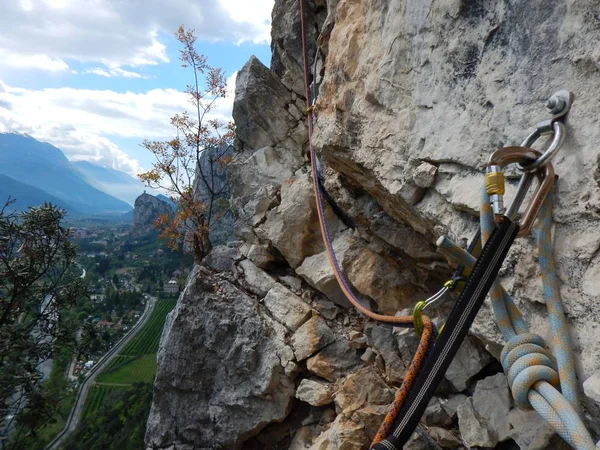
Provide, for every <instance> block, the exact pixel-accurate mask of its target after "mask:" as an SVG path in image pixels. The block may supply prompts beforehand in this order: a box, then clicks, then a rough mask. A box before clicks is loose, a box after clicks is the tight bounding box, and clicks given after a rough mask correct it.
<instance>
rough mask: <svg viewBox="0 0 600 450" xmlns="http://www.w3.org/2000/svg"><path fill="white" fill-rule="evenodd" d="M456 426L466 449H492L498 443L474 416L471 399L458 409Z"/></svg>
mask: <svg viewBox="0 0 600 450" xmlns="http://www.w3.org/2000/svg"><path fill="white" fill-rule="evenodd" d="M458 426H459V429H460V435H461V437H462V440H463V442H464V443H465V445H466V446H467V447H494V446H495V445H496V444H497V443H498V440H497V439H495V438H494V436H493V435H492V433H491V432H490V431H489V430H488V429H487V428H486V427H485V426H484V425H483V424H482V423H481V420H480V419H479V418H478V417H477V415H476V414H475V410H474V408H473V402H472V400H471V399H468V400H467V401H465V402H464V403H462V404H461V405H460V406H459V407H458Z"/></svg>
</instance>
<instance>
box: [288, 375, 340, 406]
mask: <svg viewBox="0 0 600 450" xmlns="http://www.w3.org/2000/svg"><path fill="white" fill-rule="evenodd" d="M296 398H297V399H298V400H302V401H303V402H306V403H308V404H310V405H313V406H325V405H328V404H329V403H331V402H333V397H332V396H331V386H330V385H329V383H325V382H323V381H318V380H311V379H308V378H306V379H304V380H302V381H301V382H300V385H299V386H298V389H297V390H296Z"/></svg>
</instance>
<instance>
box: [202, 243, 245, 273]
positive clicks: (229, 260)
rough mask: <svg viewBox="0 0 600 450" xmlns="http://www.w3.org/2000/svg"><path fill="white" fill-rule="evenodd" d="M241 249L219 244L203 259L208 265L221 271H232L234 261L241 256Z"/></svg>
mask: <svg viewBox="0 0 600 450" xmlns="http://www.w3.org/2000/svg"><path fill="white" fill-rule="evenodd" d="M241 256H242V255H241V253H240V251H239V250H238V249H237V248H235V247H228V246H227V245H217V246H215V247H213V249H212V250H211V252H210V253H209V254H208V255H207V256H206V257H205V258H204V260H203V261H202V262H203V264H205V265H207V266H208V267H210V268H212V269H215V270H218V271H220V272H226V271H230V270H231V269H232V267H233V263H234V262H235V261H237V260H238V259H240V258H241Z"/></svg>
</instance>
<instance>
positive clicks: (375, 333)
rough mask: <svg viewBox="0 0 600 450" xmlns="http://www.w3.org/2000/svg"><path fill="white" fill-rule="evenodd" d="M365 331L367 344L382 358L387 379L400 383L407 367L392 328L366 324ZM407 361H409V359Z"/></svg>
mask: <svg viewBox="0 0 600 450" xmlns="http://www.w3.org/2000/svg"><path fill="white" fill-rule="evenodd" d="M365 333H366V336H367V342H368V344H369V345H370V346H371V347H372V348H374V349H375V350H376V351H377V353H379V354H380V355H381V357H382V358H383V361H384V366H385V375H386V376H387V379H388V381H389V382H390V383H397V384H399V383H401V382H402V380H403V379H404V376H405V375H406V369H407V367H406V366H405V363H404V361H403V360H402V358H401V355H400V349H399V346H398V341H397V340H396V339H394V334H393V328H391V327H382V326H379V325H368V326H366V327H365ZM411 360H412V358H411ZM408 362H409V363H410V360H409V361H408Z"/></svg>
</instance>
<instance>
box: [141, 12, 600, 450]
mask: <svg viewBox="0 0 600 450" xmlns="http://www.w3.org/2000/svg"><path fill="white" fill-rule="evenodd" d="M297 9H298V4H297V1H296V0H281V1H277V2H276V4H275V9H274V11H273V43H272V50H273V59H272V67H271V68H270V69H269V68H267V67H265V66H264V65H262V64H261V63H260V62H259V61H258V60H257V59H255V58H252V59H251V60H250V61H248V63H247V64H246V65H245V66H244V68H243V69H242V70H241V71H240V73H239V75H238V80H237V87H236V101H235V105H234V119H235V121H236V124H237V130H238V144H237V148H236V153H235V155H234V159H233V162H232V163H231V165H230V172H229V178H230V181H231V183H232V204H233V206H234V209H235V212H236V216H237V218H238V223H237V232H238V235H239V237H240V239H241V240H242V241H241V243H240V245H237V246H235V247H218V248H217V249H215V251H214V252H213V254H211V255H210V256H209V257H208V259H207V260H206V264H207V265H208V267H210V268H211V269H210V271H209V269H200V268H198V269H196V270H195V272H194V273H193V274H192V276H191V277H190V280H189V284H188V288H186V290H185V292H184V293H183V294H182V297H181V299H180V302H179V305H178V306H177V308H176V310H175V311H174V313H173V315H172V316H171V319H170V324H171V325H170V327H169V328H168V329H167V330H166V331H165V333H164V335H163V339H162V344H161V354H160V358H159V372H158V375H157V380H156V385H155V400H154V404H153V408H152V412H151V417H150V420H149V427H148V433H147V443H148V445H149V446H152V447H153V448H170V446H173V445H174V446H175V448H182V449H188V448H189V449H191V448H247V449H254V448H261V449H263V448H264V449H267V448H273V449H275V448H289V449H291V450H297V449H309V448H310V449H314V450H317V449H318V450H325V449H332V450H333V449H364V448H367V447H368V443H369V440H370V439H371V438H372V437H373V435H374V433H375V431H376V429H377V426H378V425H379V422H380V420H381V418H382V416H383V414H385V411H386V410H387V408H388V405H389V403H390V402H391V400H392V398H393V392H394V389H395V388H396V387H397V386H398V385H399V383H400V382H401V381H402V379H403V377H404V374H405V371H406V368H407V366H408V363H409V362H410V359H411V355H412V353H413V351H414V348H415V345H416V342H417V338H416V336H415V334H414V333H413V332H410V331H403V332H401V333H397V332H395V331H392V330H391V329H389V328H385V327H380V326H378V325H375V324H373V323H370V322H369V321H365V320H364V319H363V318H361V317H359V316H358V315H357V314H356V313H355V312H354V311H352V310H349V309H345V306H346V305H345V301H344V298H343V296H342V295H341V293H340V291H339V289H338V288H337V285H336V283H335V280H334V278H333V275H332V272H331V269H330V267H329V262H328V260H327V256H326V255H325V253H324V252H323V250H324V249H323V246H322V243H321V237H320V234H319V230H318V224H317V222H316V211H315V209H314V198H313V193H312V189H311V185H310V175H309V165H308V158H307V148H306V140H307V129H306V125H305V116H304V113H303V110H304V109H305V99H304V98H302V95H303V89H302V75H301V61H302V54H301V47H300V41H299V16H298V11H297ZM599 14H600V10H598V7H597V5H596V4H595V3H594V2H592V1H585V0H584V1H579V2H567V3H553V4H548V3H547V2H541V1H537V0H536V1H533V2H528V3H526V4H525V3H523V4H517V3H514V2H486V1H483V2H481V1H476V2H473V1H465V0H463V1H458V0H444V1H437V2H430V1H429V2H428V1H425V2H422V1H408V2H405V1H400V0H372V1H357V0H340V1H339V2H335V1H330V2H328V3H327V4H326V2H324V1H319V0H315V1H313V2H309V14H308V20H309V26H308V34H309V40H310V42H311V43H312V44H311V45H312V47H311V49H310V55H311V58H312V55H314V54H315V47H314V43H315V42H316V40H317V36H318V35H319V30H324V32H323V33H322V35H321V38H320V42H321V44H322V49H323V51H324V52H325V54H326V57H325V58H324V62H323V58H321V60H320V61H318V62H317V68H318V77H319V79H318V81H319V84H320V92H319V98H318V101H317V108H316V115H317V118H316V123H315V126H316V134H315V144H316V147H317V149H318V150H319V152H320V154H321V155H322V157H323V159H324V162H325V165H326V166H327V181H326V186H327V188H328V190H329V191H330V192H331V194H332V195H333V197H334V198H335V200H336V201H337V202H338V204H340V205H341V206H342V207H343V208H344V210H345V211H346V212H347V214H348V215H349V216H350V217H351V218H352V219H353V222H354V223H355V225H356V226H355V227H353V228H348V226H347V225H345V224H344V223H343V222H342V221H341V220H339V219H338V218H337V216H336V215H335V214H334V213H333V211H331V210H329V209H328V210H327V211H326V215H327V218H328V224H329V228H330V230H331V231H332V233H333V235H334V247H335V249H336V252H337V254H338V257H339V260H340V264H341V265H342V267H343V269H344V270H345V272H346V273H347V275H348V278H349V279H350V281H351V283H352V284H353V286H354V288H355V290H356V291H357V292H358V293H360V294H361V295H362V296H363V297H364V298H365V300H366V301H369V302H371V304H372V306H374V307H376V308H378V309H379V310H381V311H384V312H387V313H392V314H393V313H395V312H396V311H399V310H402V309H403V308H406V307H411V306H412V305H414V303H415V301H416V300H417V299H421V298H423V297H424V296H427V295H428V293H431V292H433V291H435V290H437V289H438V287H439V285H440V283H441V282H442V281H443V280H445V279H446V277H447V275H448V274H449V273H450V271H451V265H450V263H449V262H448V261H446V260H445V258H444V257H443V256H442V255H440V254H439V253H438V252H436V249H435V245H434V243H435V240H436V239H437V237H438V236H440V235H441V234H447V235H449V236H450V237H451V238H453V239H454V240H455V241H457V242H465V241H467V240H470V239H471V237H472V236H473V235H474V233H475V230H476V228H477V216H478V201H479V192H480V186H481V183H482V172H483V168H484V165H485V161H486V160H487V157H488V156H489V154H490V153H491V152H492V151H493V150H495V149H496V148H499V147H501V146H504V145H514V144H519V143H520V142H521V141H523V139H524V138H525V137H526V135H527V134H528V133H529V132H530V131H531V127H532V126H533V125H534V124H535V123H537V122H538V121H539V120H541V119H544V118H546V117H547V113H546V112H545V111H544V109H543V105H544V103H545V100H546V99H547V98H548V97H549V95H550V94H551V93H552V92H554V91H556V90H558V89H569V90H571V91H573V92H574V93H575V95H576V100H575V103H574V107H573V109H572V111H571V113H570V115H569V118H568V120H567V122H566V124H567V133H568V137H567V140H566V142H565V145H564V147H563V149H562V150H561V151H560V153H559V154H558V156H557V157H556V158H555V160H554V165H555V169H556V171H557V173H558V174H559V175H560V179H559V181H558V185H557V200H558V202H557V205H556V208H555V213H554V221H555V227H554V232H555V253H556V256H557V259H558V265H559V273H558V276H559V278H560V281H561V293H562V296H563V301H564V303H565V308H566V310H567V315H568V319H569V324H570V329H571V332H572V337H573V342H574V351H575V353H576V358H577V371H578V377H579V381H580V384H581V385H582V390H583V391H584V394H585V395H584V396H583V398H584V405H583V411H584V414H585V419H586V420H587V423H588V425H589V427H590V428H591V429H592V431H593V432H595V433H598V432H600V381H599V380H600V358H598V355H599V354H600V352H599V351H600V344H599V342H600V340H599V339H598V337H599V333H600V331H599V329H598V315H599V311H600V310H599V309H598V305H597V300H598V297H599V296H600V281H599V280H600V278H599V275H600V252H599V251H598V250H599V249H600V233H599V232H598V230H597V224H598V223H599V219H600V216H599V213H600V188H599V185H598V180H599V179H600V175H599V174H600V169H599V166H598V164H599V157H598V150H597V148H596V142H598V138H599V137H600V136H599V135H600V128H599V127H598V125H597V118H598V116H599V114H598V113H599V112H600V106H599V104H598V102H597V98H598V96H599V95H600V47H598V42H600V20H599V19H598V17H599V16H598V15H599ZM515 182H516V178H515V180H512V181H511V182H510V183H509V184H510V186H509V188H508V189H509V196H510V194H511V193H512V192H514V183H515ZM534 247H535V245H534V240H533V237H532V236H528V237H526V238H523V239H520V240H518V241H517V243H516V244H515V245H514V247H513V249H512V250H511V253H510V254H509V257H508V258H507V261H506V262H505V264H504V268H503V270H502V272H501V277H502V282H503V284H504V286H505V287H506V288H507V290H508V291H509V292H510V293H511V294H512V295H513V297H514V298H515V300H516V302H517V304H518V306H519V308H520V309H521V311H522V312H523V313H524V316H525V319H526V320H527V322H528V323H529V324H530V326H531V329H532V331H533V332H536V333H538V334H540V335H542V336H543V337H544V338H546V340H547V342H551V341H552V339H551V338H552V336H550V335H549V333H550V332H549V330H550V328H549V325H548V322H547V318H546V313H545V306H544V305H543V297H542V291H541V281H540V274H539V269H538V267H537V261H536V252H535V250H534ZM212 271H217V273H214V272H212ZM450 303H451V302H450V301H446V303H445V304H444V305H442V306H441V307H440V308H439V310H437V311H432V312H431V314H432V315H433V316H434V317H436V316H439V317H441V318H443V317H444V315H445V314H446V312H447V309H448V308H449V306H450ZM336 304H337V305H336ZM216 324H221V326H216ZM267 331H269V332H267ZM501 347H502V340H501V336H500V334H499V331H498V328H497V326H496V324H495V322H494V320H493V315H492V312H491V310H490V308H489V305H487V304H486V305H484V308H483V309H482V311H481V312H480V314H479V315H478V318H477V321H476V323H475V324H474V326H473V327H472V329H471V336H470V337H469V338H468V339H467V340H466V341H465V343H464V344H463V346H462V348H461V350H460V351H459V353H458V355H457V357H456V358H455V360H454V362H453V364H452V366H451V367H450V369H449V370H448V372H447V374H446V381H445V382H444V383H443V384H442V386H441V387H440V389H439V391H438V392H437V394H436V398H434V400H433V401H432V403H431V404H430V406H429V408H428V409H427V412H426V413H425V415H424V416H423V419H422V424H423V425H424V430H426V431H423V430H422V434H418V433H417V434H416V435H415V437H414V439H413V441H412V442H411V443H410V444H409V445H408V446H407V447H405V448H406V449H423V448H432V447H431V445H432V444H431V442H432V441H431V439H433V441H435V442H436V443H437V445H438V446H441V447H442V448H481V447H483V448H511V449H512V448H520V449H557V448H563V445H564V443H562V441H561V440H560V439H559V438H557V436H556V435H554V434H553V433H552V431H551V430H550V429H549V428H548V427H547V426H546V425H545V424H544V423H543V421H542V420H541V419H540V418H539V417H538V416H537V415H536V413H534V412H529V411H521V410H518V409H516V408H515V406H514V403H513V401H512V399H511V397H510V393H509V390H508V386H507V383H506V377H505V376H504V374H503V373H502V372H501V368H500V366H499V363H498V356H499V350H500V349H501ZM161 424H166V425H161ZM426 436H429V438H427V437H426Z"/></svg>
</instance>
